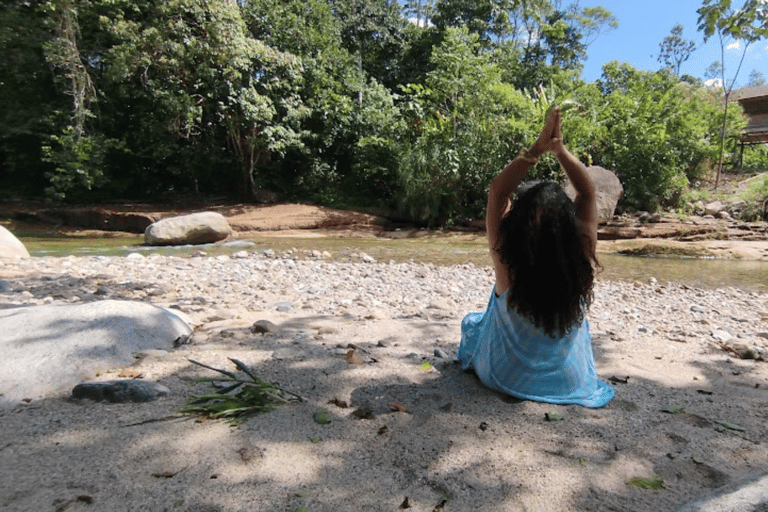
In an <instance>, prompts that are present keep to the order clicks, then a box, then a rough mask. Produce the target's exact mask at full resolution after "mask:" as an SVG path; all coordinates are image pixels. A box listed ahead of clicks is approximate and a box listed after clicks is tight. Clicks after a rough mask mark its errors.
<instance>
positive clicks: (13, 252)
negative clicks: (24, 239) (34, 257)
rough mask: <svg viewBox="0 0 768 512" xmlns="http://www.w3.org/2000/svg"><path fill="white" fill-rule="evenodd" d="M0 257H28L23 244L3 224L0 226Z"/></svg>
mask: <svg viewBox="0 0 768 512" xmlns="http://www.w3.org/2000/svg"><path fill="white" fill-rule="evenodd" d="M0 258H29V252H28V251H27V248H26V247H24V244H23V243H21V242H20V241H19V239H18V238H16V237H15V236H13V233H11V232H10V231H8V230H7V229H5V228H4V227H3V226H0Z"/></svg>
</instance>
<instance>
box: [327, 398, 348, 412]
mask: <svg viewBox="0 0 768 512" xmlns="http://www.w3.org/2000/svg"><path fill="white" fill-rule="evenodd" d="M328 403H329V404H333V405H335V406H336V407H341V408H342V409H346V408H347V407H349V404H348V403H347V402H345V401H344V400H339V399H338V398H333V399H332V400H328Z"/></svg>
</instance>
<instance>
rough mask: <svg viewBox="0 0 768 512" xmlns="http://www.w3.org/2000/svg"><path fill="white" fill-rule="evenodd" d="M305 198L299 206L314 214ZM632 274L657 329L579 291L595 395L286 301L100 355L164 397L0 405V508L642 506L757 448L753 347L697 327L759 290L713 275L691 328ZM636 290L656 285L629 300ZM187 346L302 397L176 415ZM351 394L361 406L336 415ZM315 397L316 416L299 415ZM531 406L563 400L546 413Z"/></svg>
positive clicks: (681, 295)
mask: <svg viewBox="0 0 768 512" xmlns="http://www.w3.org/2000/svg"><path fill="white" fill-rule="evenodd" d="M289 210H290V209H289V208H286V209H284V210H282V211H283V212H287V211H289ZM297 211H301V212H304V213H305V214H306V213H307V211H306V208H301V209H299V210H297ZM310 213H311V214H310V215H309V217H308V218H309V221H308V223H309V224H313V225H316V224H318V222H317V221H318V216H319V215H321V214H322V215H326V213H323V212H322V211H320V212H319V213H318V211H317V210H313V211H312V212H310ZM238 215H244V214H237V215H234V216H232V219H233V222H234V223H235V224H237V225H240V226H246V225H247V224H248V222H253V221H254V219H255V217H250V218H249V219H248V220H247V221H246V220H244V219H242V218H239V217H238ZM264 215H265V217H264V219H265V220H264V223H265V224H262V225H261V228H264V227H265V226H266V227H269V229H266V230H265V229H260V230H259V231H260V232H281V233H283V234H285V233H286V232H290V230H292V231H296V232H302V233H306V234H309V235H313V236H314V235H318V234H322V235H324V236H333V234H334V233H335V234H338V233H342V234H349V233H348V232H351V231H354V232H357V233H358V234H360V236H373V235H372V234H371V233H375V232H376V231H377V229H378V228H377V227H376V223H375V219H373V218H368V217H360V218H358V220H357V221H356V223H357V224H355V225H354V226H353V225H349V224H347V225H339V224H334V225H332V226H331V225H328V224H326V225H325V227H323V228H322V229H324V230H326V231H322V230H321V228H320V227H311V231H306V229H307V228H306V226H305V225H303V224H302V225H298V224H293V225H291V224H289V223H286V222H285V220H284V219H283V220H280V215H277V214H276V210H271V212H270V211H268V210H265V211H264ZM291 215H295V214H291ZM289 217H290V215H289ZM366 219H367V220H366ZM321 220H322V219H321ZM337 220H338V219H337ZM267 221H269V224H268V225H267V224H266V222H267ZM358 221H359V223H358ZM353 224H354V223H353ZM360 226H368V228H366V229H362V228H361V227H360ZM286 230H289V231H286ZM249 231H251V230H250V229H243V230H242V232H244V233H247V232H249ZM627 243H629V242H605V244H613V245H622V244H627ZM696 243H698V244H704V245H706V246H708V247H710V248H712V249H713V250H718V251H723V252H722V255H728V254H730V255H731V257H744V258H746V257H756V258H758V259H764V258H765V252H766V251H765V248H766V245H765V242H761V241H736V242H728V241H704V242H696ZM710 244H711V245H710ZM718 247H719V249H718ZM276 293H279V291H276ZM637 293H638V297H639V299H638V300H640V306H639V307H640V308H641V309H642V310H643V314H644V315H646V316H647V317H648V318H649V319H651V320H649V321H652V322H654V323H655V324H659V325H661V327H659V328H658V329H652V330H651V332H643V331H638V330H637V327H638V326H636V325H631V324H629V323H623V321H622V318H623V317H622V309H621V308H620V307H617V305H616V304H615V303H605V302H601V301H600V299H599V298H598V299H597V302H596V304H595V305H594V306H593V312H592V314H593V315H594V316H595V318H596V320H595V323H596V325H595V326H594V329H593V330H594V349H595V357H596V362H597V366H598V371H599V374H600V376H601V378H603V379H605V380H609V379H610V380H611V381H612V382H613V385H614V386H615V387H616V389H617V397H616V398H615V399H614V400H613V401H612V402H611V403H610V404H609V405H608V406H607V407H605V408H603V409H599V410H590V409H586V408H582V407H578V406H552V405H546V404H541V403H534V402H517V401H515V400H510V399H509V398H507V397H504V396H502V395H500V394H498V393H495V392H493V391H490V390H488V389H486V388H484V387H483V386H482V385H480V384H479V382H478V381H477V379H476V378H475V377H474V375H472V374H470V373H465V372H462V371H461V369H460V368H459V367H458V365H456V364H454V363H453V362H452V361H450V360H440V359H438V358H436V357H433V352H434V349H435V348H441V349H443V350H445V351H446V352H448V353H450V354H453V353H454V352H455V349H456V347H457V345H458V333H459V322H460V320H461V318H460V316H450V317H447V318H440V317H439V316H438V317H432V318H430V317H429V316H427V317H426V318H419V317H410V318H403V317H397V316H394V317H391V318H377V315H375V314H374V315H371V317H370V318H366V317H364V316H354V315H340V316H318V315H314V314H312V312H311V311H307V312H305V313H302V312H301V311H300V310H299V311H295V312H293V313H277V312H274V311H269V312H267V311H253V312H250V313H249V314H248V315H242V316H240V317H238V318H233V319H228V320H225V321H222V322H221V323H220V326H219V329H218V333H217V334H216V335H213V336H211V337H209V338H208V339H207V340H206V341H205V342H204V343H201V344H193V345H190V346H187V347H184V348H182V349H179V350H176V351H173V352H171V353H169V354H167V355H164V356H152V357H148V358H144V359H142V360H137V363H136V365H134V366H132V367H130V368H128V369H117V368H115V369H105V370H109V372H108V373H106V374H104V375H102V377H101V378H114V377H115V376H118V375H120V374H121V370H122V375H132V373H131V372H136V373H138V374H141V376H142V378H145V379H150V380H156V381H159V382H161V383H163V384H164V385H166V386H168V387H169V388H170V389H171V394H170V396H169V397H167V398H164V399H161V400H158V401H156V402H152V403H145V404H103V403H98V404H97V403H92V402H87V401H86V402H72V401H68V400H66V399H65V398H66V397H65V396H56V397H51V398H50V399H46V400H41V401H33V402H31V403H28V404H23V405H19V406H17V407H14V408H13V409H8V410H2V411H0V425H2V427H0V508H2V509H3V510H8V511H38V510H55V511H79V510H91V511H93V510H99V511H122V510H125V511H139V510H141V511H145V510H146V511H174V510H180V511H188V512H214V511H220V512H225V511H265V512H266V511H286V512H298V511H304V512H306V511H312V512H324V511H327V512H334V511H397V510H411V511H414V512H416V511H418V512H421V511H426V512H433V511H435V512H439V511H478V510H479V511H555V510H556V511H584V510H596V511H622V512H624V511H654V512H657V511H667V510H675V509H676V508H677V507H679V506H680V505H682V504H683V503H685V502H687V501H689V500H691V499H693V498H695V497H697V496H699V495H701V494H703V493H706V492H707V491H709V490H712V489H714V488H717V487H719V486H721V485H724V484H726V483H728V482H731V481H733V480H736V479H738V478H741V477H744V476H747V475H749V474H752V473H754V472H757V471H761V470H765V469H766V468H768V446H766V445H765V441H764V440H765V439H766V435H768V427H767V426H766V419H768V416H767V413H766V408H765V405H766V395H765V393H766V391H765V390H766V388H767V387H768V369H767V367H766V363H765V362H756V361H746V360H741V359H738V358H735V357H733V356H732V355H730V354H728V353H725V352H723V351H722V350H719V349H717V348H716V347H714V346H713V343H712V340H711V338H710V337H709V336H708V335H707V334H706V333H708V332H709V330H710V329H711V328H713V327H714V326H716V325H718V324H719V323H721V322H736V323H737V324H738V322H742V321H743V322H744V323H745V325H748V326H749V328H748V329H747V328H746V327H745V329H747V330H749V331H750V332H751V333H753V334H754V331H755V326H757V327H759V328H760V329H761V330H763V331H768V326H766V325H765V318H768V311H765V310H764V307H765V303H766V301H765V297H764V296H763V295H760V296H745V295H746V294H740V293H739V292H737V291H735V290H726V291H723V292H722V303H723V304H728V307H727V308H726V307H723V312H722V313H721V312H719V311H717V310H710V311H711V313H710V314H709V315H708V318H707V319H705V322H706V323H702V325H701V329H699V330H698V331H696V332H678V331H677V330H676V329H674V328H673V327H672V324H674V323H675V322H676V316H680V315H684V313H685V311H686V308H687V307H688V304H689V301H690V302H695V301H696V300H697V291H696V290H681V289H676V290H670V289H665V288H663V287H662V288H658V287H655V286H650V285H642V286H640V287H639V288H638V289H637ZM643 296H646V297H657V296H658V297H661V299H660V301H659V303H658V305H654V304H656V301H655V299H654V300H653V301H650V300H649V302H648V304H645V305H643V303H642V297H643ZM633 300H635V299H633ZM675 305H677V306H680V307H679V308H678V309H675V308H674V307H673V306H675ZM740 305H743V306H740ZM739 307H741V308H742V309H741V310H738V308H739ZM473 309H475V310H477V308H476V307H474V308H473ZM734 310H738V311H739V313H738V315H736V316H738V318H735V319H734V318H733V317H734V316H735V314H734V313H733V311H734ZM591 316H592V315H591ZM264 318H267V319H269V320H271V321H273V322H275V323H276V324H278V325H279V326H280V327H281V331H280V332H278V333H277V334H269V335H261V334H253V333H251V332H250V330H249V326H250V325H251V324H252V323H253V322H254V321H255V320H259V319H264ZM744 318H746V320H744ZM665 319H666V320H665ZM665 322H667V323H668V324H669V326H670V327H669V328H668V329H665V328H664V327H663V326H664V324H665ZM608 325H611V326H613V327H610V328H609V327H606V326H608ZM350 344H352V345H353V346H355V347H358V348H357V350H358V352H359V353H361V354H362V355H364V356H367V357H369V358H371V360H370V361H369V362H365V363H363V364H350V362H349V361H348V360H347V359H346V357H345V356H344V355H334V354H333V353H332V351H329V347H339V348H345V349H348V348H349V347H350ZM276 351H280V352H279V353H281V354H282V356H281V357H275V352H276ZM190 357H191V358H193V359H196V360H199V361H204V362H206V363H208V364H212V365H214V366H218V367H220V368H227V369H232V367H231V365H230V366H228V365H229V363H228V359H227V358H230V357H234V358H237V359H239V360H242V361H243V362H245V363H246V364H248V365H249V366H251V367H252V368H253V369H254V371H255V372H256V373H257V374H258V375H259V376H261V377H263V378H265V379H267V380H270V381H274V382H277V383H279V384H280V385H282V386H284V387H286V388H288V389H290V390H292V391H294V392H296V393H298V394H299V395H301V396H302V397H303V398H304V401H303V402H301V403H297V404H293V405H287V406H283V407H280V408H278V409H277V410H274V411H272V412H268V413H264V414H260V415H258V416H255V417H253V418H251V419H248V420H247V421H245V422H244V423H242V424H240V425H238V426H232V425H230V424H228V423H226V422H222V421H211V420H195V419H191V418H186V417H183V418H180V417H178V416H177V415H176V411H177V410H178V409H179V408H180V407H182V406H183V405H184V403H185V401H186V397H187V396H188V395H189V394H190V392H193V391H194V389H195V388H193V387H192V385H191V381H192V379H193V378H195V377H199V376H210V375H211V373H210V372H207V371H205V370H202V369H201V368H199V367H196V366H195V365H192V364H191V363H190V362H189V361H188V358H190ZM425 361H429V362H431V367H430V368H429V369H426V370H424V368H423V367H422V364H423V363H424V362H425ZM133 375H135V374H133ZM339 404H341V405H345V404H346V405H348V407H342V406H340V405H339ZM363 406H365V407H368V408H369V409H370V410H371V411H372V415H371V417H368V418H364V419H361V418H358V417H357V416H355V414H354V411H355V410H358V409H359V408H360V407H363ZM665 410H666V411H668V412H664V411H665ZM318 411H325V412H327V413H328V414H329V415H330V417H331V418H332V420H333V421H332V422H331V423H329V424H327V425H320V424H318V423H316V422H315V421H314V420H313V415H314V414H315V413H316V412H318ZM548 413H559V414H562V415H563V417H564V418H565V419H564V421H547V420H546V418H545V415H546V414H548ZM723 422H726V423H725V424H726V425H728V424H735V425H736V426H739V427H743V428H744V429H745V430H734V429H732V428H728V427H727V426H724V423H723ZM728 422H730V423H728ZM636 477H640V478H649V479H656V478H658V479H662V480H663V483H664V487H663V488H661V489H658V490H646V489H640V488H637V487H635V486H632V485H628V483H627V482H629V481H630V480H631V479H633V478H636Z"/></svg>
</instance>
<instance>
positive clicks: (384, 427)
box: [376, 425, 389, 436]
mask: <svg viewBox="0 0 768 512" xmlns="http://www.w3.org/2000/svg"><path fill="white" fill-rule="evenodd" d="M387 432H389V429H388V428H387V426H386V425H384V426H383V427H381V428H380V429H379V431H378V432H376V433H377V434H378V435H380V436H383V435H384V434H386V433H387Z"/></svg>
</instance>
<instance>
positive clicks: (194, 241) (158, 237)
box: [144, 212, 232, 259]
mask: <svg viewBox="0 0 768 512" xmlns="http://www.w3.org/2000/svg"><path fill="white" fill-rule="evenodd" d="M230 234H232V228H231V227H230V226H229V222H227V219H226V217H224V216H223V215H222V214H220V213H217V212H198V213H192V214H189V215H180V216H177V217H168V218H165V219H161V220H159V221H157V222H153V223H152V224H150V225H149V226H148V227H147V229H146V231H145V232H144V240H145V242H146V244H147V245H198V244H209V243H214V242H219V241H221V240H224V239H226V238H227V237H228V236H229V235H230ZM227 259H229V257H227Z"/></svg>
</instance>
